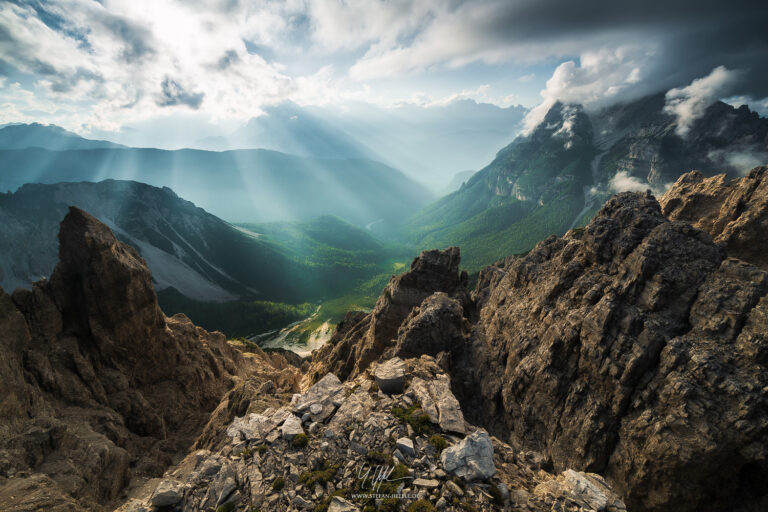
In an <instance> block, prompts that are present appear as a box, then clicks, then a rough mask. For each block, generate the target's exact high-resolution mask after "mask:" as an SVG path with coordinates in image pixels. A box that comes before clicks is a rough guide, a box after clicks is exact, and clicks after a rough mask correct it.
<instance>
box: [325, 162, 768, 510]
mask: <svg viewBox="0 0 768 512" xmlns="http://www.w3.org/2000/svg"><path fill="white" fill-rule="evenodd" d="M764 173H765V171H764V170H762V169H757V170H755V171H753V172H752V173H751V174H750V175H749V176H747V177H746V178H742V179H741V180H740V181H736V182H731V183H725V181H724V180H723V179H722V178H713V179H710V180H709V181H707V180H704V179H703V178H702V177H701V176H700V175H697V174H689V175H685V176H683V177H681V178H680V181H679V182H678V183H677V184H676V185H675V186H673V187H672V189H671V190H670V191H669V192H668V195H667V196H666V197H664V198H663V199H662V201H661V204H663V205H665V210H662V206H661V204H660V203H659V202H658V201H657V200H656V199H655V198H654V197H653V196H651V195H650V194H637V193H622V194H619V195H617V196H614V197H613V198H612V199H610V200H609V201H608V202H607V203H606V204H605V206H604V207H603V208H602V209H601V210H600V212H599V213H598V214H597V216H596V217H595V218H594V219H593V221H592V222H591V223H590V224H589V225H588V226H587V227H586V228H583V229H576V230H572V231H569V232H568V233H567V234H566V235H565V236H564V237H562V238H558V237H555V236H552V237H550V238H548V239H546V240H544V241H542V242H541V243H539V244H538V245H537V246H536V247H535V248H534V249H533V250H532V251H530V253H528V254H527V255H525V256H520V257H509V258H507V259H505V260H503V261H501V262H499V263H498V264H496V265H492V266H490V267H487V268H485V269H484V270H483V271H482V272H480V275H479V279H478V285H477V287H476V289H475V290H474V291H473V292H472V294H471V297H470V298H469V299H467V298H466V295H465V294H464V293H463V291H462V290H461V289H460V288H455V287H454V288H450V289H449V288H445V289H440V288H439V287H437V286H433V287H431V288H429V289H425V290H424V292H425V293H424V295H427V293H428V292H432V293H431V294H430V295H429V296H426V297H424V298H423V300H422V302H421V303H420V304H419V305H418V306H415V307H413V308H411V310H410V311H409V312H408V313H407V314H406V313H405V312H404V311H401V313H400V315H399V316H398V317H396V318H395V317H392V320H393V321H398V320H399V319H402V320H399V323H398V324H397V325H395V324H394V323H390V324H386V325H382V323H378V324H377V323H376V322H374V319H375V318H377V317H376V314H377V310H381V309H382V307H383V306H385V305H386V304H388V303H389V302H390V301H393V299H394V294H393V291H394V290H393V288H394V287H393V286H392V284H393V283H397V281H396V279H397V278H395V279H393V281H392V282H391V283H390V286H388V288H387V289H386V290H385V293H384V295H383V296H382V298H380V299H379V303H377V309H375V310H374V311H373V312H372V313H371V314H370V315H367V316H360V315H357V316H355V317H351V318H348V320H349V321H348V322H345V324H342V325H341V326H340V327H339V330H338V331H337V333H336V335H334V337H333V338H332V339H331V342H330V344H329V345H328V346H326V347H324V348H323V350H320V351H317V352H315V354H314V357H313V362H312V366H311V368H312V369H311V370H310V372H311V371H313V369H317V370H319V371H323V370H324V369H331V368H333V369H347V368H351V366H350V365H348V364H347V361H348V357H350V356H349V355H348V354H349V351H348V350H346V349H345V348H344V347H358V348H359V347H376V351H377V352H378V353H381V354H382V355H381V356H380V358H386V357H391V356H392V355H399V354H403V353H407V354H408V355H409V356H411V357H414V356H416V355H418V353H419V352H420V351H421V352H422V353H425V354H430V355H434V356H435V357H436V360H437V361H438V362H439V364H440V366H441V367H442V368H444V369H446V371H447V373H449V374H450V378H451V388H452V389H453V391H454V393H455V395H456V397H457V399H458V400H459V402H460V404H461V406H462V407H461V408H462V410H463V412H464V414H465V416H466V419H467V420H469V421H470V422H472V423H473V424H476V425H480V426H482V427H484V428H486V429H487V430H488V431H489V432H490V433H491V434H495V435H497V436H498V437H499V438H500V439H503V440H505V441H506V442H508V443H510V444H511V445H512V446H515V447H519V448H521V449H531V450H535V451H537V452H540V453H542V454H543V456H544V457H545V458H546V460H547V461H549V462H551V464H552V466H553V468H554V469H555V470H556V471H567V470H569V469H573V470H578V471H588V472H592V473H599V474H601V475H603V476H604V477H605V478H607V480H608V481H610V482H611V485H612V486H613V489H614V490H615V491H616V492H617V493H618V495H620V496H622V497H623V498H624V501H625V502H626V504H627V506H628V508H629V509H630V510H649V511H662V510H682V511H685V510H690V511H694V510H697V511H708V510H711V511H716V510H750V511H751V510H755V511H757V510H764V509H765V508H766V507H767V506H768V487H766V485H765V482H766V481H768V459H767V458H766V454H768V451H766V450H767V449H768V430H767V429H766V428H765V427H766V426H768V387H767V386H768V377H767V375H768V373H766V363H767V362H768V359H767V358H766V355H767V354H768V334H767V333H768V298H766V295H768V274H767V273H766V272H765V270H763V269H761V268H760V267H759V266H755V265H760V264H761V260H760V258H759V255H762V254H764V253H765V252H766V251H765V249H766V247H765V242H764V240H763V238H762V236H761V235H759V233H760V232H761V231H760V230H759V229H758V228H759V226H761V225H762V224H761V223H764V222H765V210H764V209H763V208H762V206H761V205H762V204H764V200H765V197H766V195H765V193H764V191H762V189H761V188H760V187H761V186H762V183H763V181H762V180H763V175H764ZM697 183H699V185H697ZM696 187H698V188H696ZM697 190H706V191H707V193H708V194H710V195H711V196H713V197H717V198H720V205H721V206H718V205H717V203H715V204H712V203H710V202H708V201H707V200H706V196H705V197H703V198H701V197H699V198H697V196H698V195H700V194H704V192H696V191H697ZM681 197H682V199H680V198H681ZM696 201H698V204H699V205H700V206H699V210H697V211H700V212H702V213H706V212H715V213H716V212H721V211H722V212H724V213H723V214H722V218H723V219H724V221H722V222H719V223H717V222H714V223H713V222H711V221H708V220H707V221H701V220H700V221H699V222H701V224H698V225H699V226H701V227H703V228H705V229H708V230H709V231H710V232H706V231H703V230H702V229H699V228H697V227H695V226H693V225H691V223H690V222H687V221H686V220H682V219H683V218H687V219H691V218H692V217H696V215H695V214H694V207H693V206H692V205H693V204H694V202H696ZM681 203H682V204H683V206H682V207H681V206H679V205H680V204H681ZM733 203H735V204H741V207H735V206H733ZM676 205H678V206H676ZM685 205H690V206H685ZM664 211H669V212H670V216H671V217H673V220H670V218H667V217H666V216H665V215H664ZM675 212H678V213H677V216H679V217H680V218H681V220H676V219H675V215H676V214H675ZM729 212H730V213H729ZM715 213H712V214H711V215H710V217H712V218H719V217H718V215H716V214H715ZM710 217H707V218H710ZM714 224H716V225H717V226H718V228H717V229H713V228H712V226H713V225H714ZM707 226H709V228H707ZM740 226H744V232H745V234H744V236H746V237H747V238H750V240H751V244H746V243H744V240H739V235H738V234H737V233H739V230H740V229H741V228H740ZM747 226H749V227H750V230H747ZM729 227H730V230H729ZM710 233H711V234H710ZM728 233H733V234H732V235H730V234H728ZM746 233H752V235H747V234H746ZM713 236H714V237H715V240H713ZM457 256H458V255H457V254H456V251H455V249H451V250H448V251H446V252H445V253H443V255H442V257H437V256H436V255H435V254H434V253H425V254H423V255H422V257H423V258H424V259H425V260H428V261H437V260H440V261H446V260H448V259H452V260H453V259H455V258H457ZM738 258H744V259H738ZM745 260H746V261H745ZM420 267H421V265H420V264H419V262H418V261H417V262H414V265H413V266H412V269H411V271H410V272H409V273H406V274H404V275H403V276H400V278H401V279H403V280H405V279H406V278H407V279H408V280H409V281H411V282H413V281H416V280H417V279H418V278H416V277H415V276H413V275H412V274H413V273H415V272H419V268H420ZM444 270H445V272H446V274H445V275H446V283H460V282H461V279H459V278H458V275H457V274H456V271H455V270H454V269H453V268H445V269H444ZM409 274H410V275H409ZM430 282H431V283H435V282H439V281H438V280H435V279H430ZM409 296H411V297H414V296H416V294H415V293H411V294H409ZM378 318H381V317H380V316H379V317H378ZM436 333H440V335H435V334H436ZM371 340H379V341H378V343H375V344H374V343H371ZM362 363H363V362H361V361H359V360H358V361H357V362H356V365H357V366H356V367H355V368H354V371H355V372H358V373H359V372H360V371H361V370H362V369H364V366H363V365H362ZM317 370H315V371H317ZM417 389H418V386H417ZM427 410H428V407H427V406H425V411H427ZM433 419H434V418H433ZM584 485H585V487H589V486H588V485H587V483H585V484H584Z"/></svg>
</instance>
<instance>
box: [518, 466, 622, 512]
mask: <svg viewBox="0 0 768 512" xmlns="http://www.w3.org/2000/svg"><path fill="white" fill-rule="evenodd" d="M533 493H534V494H535V495H537V496H539V497H541V498H544V499H546V497H547V496H549V497H551V498H554V497H556V496H562V495H567V496H569V497H570V498H571V499H573V500H574V501H576V502H577V503H578V504H579V505H580V506H581V507H583V508H586V509H587V510H595V511H597V512H602V511H606V512H607V511H611V512H622V511H626V510H627V508H626V506H625V505H624V502H623V501H621V498H619V497H618V496H617V495H616V493H614V492H613V490H611V488H610V487H609V486H608V484H607V483H606V482H605V480H604V479H603V477H601V476H600V475H596V474H594V473H582V472H578V471H574V470H572V469H568V470H566V471H565V472H563V473H562V474H561V475H559V476H558V477H557V479H554V480H549V481H547V482H544V483H541V484H539V485H538V486H536V488H535V489H534V490H533Z"/></svg>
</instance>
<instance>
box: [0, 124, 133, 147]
mask: <svg viewBox="0 0 768 512" xmlns="http://www.w3.org/2000/svg"><path fill="white" fill-rule="evenodd" d="M121 147H124V146H121V145H120V144H115V143H114V142H109V141H105V140H90V139H86V138H84V137H81V136H80V135H77V134H76V133H72V132H70V131H67V130H65V129H64V128H62V127H61V126H57V125H55V124H41V123H29V124H24V123H21V124H11V125H7V126H4V127H2V128H0V149H25V148H43V149H50V150H54V151H58V150H65V149H100V148H121Z"/></svg>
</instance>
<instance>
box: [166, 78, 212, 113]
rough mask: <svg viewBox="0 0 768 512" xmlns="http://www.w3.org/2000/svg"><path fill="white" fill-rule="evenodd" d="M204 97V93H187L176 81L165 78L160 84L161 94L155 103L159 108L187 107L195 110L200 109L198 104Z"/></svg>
mask: <svg viewBox="0 0 768 512" xmlns="http://www.w3.org/2000/svg"><path fill="white" fill-rule="evenodd" d="M204 97H205V93H203V92H189V91H187V90H186V89H185V88H184V87H182V86H181V85H180V84H179V83H178V82H177V81H175V80H171V79H170V78H168V77H165V79H164V80H163V83H162V92H161V93H160V95H159V96H158V98H157V100H156V102H157V104H158V105H159V106H161V107H170V106H173V105H187V106H188V107H190V108H192V109H194V110H197V109H198V108H200V104H201V103H202V102H203V98H204Z"/></svg>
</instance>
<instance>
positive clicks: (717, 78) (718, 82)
mask: <svg viewBox="0 0 768 512" xmlns="http://www.w3.org/2000/svg"><path fill="white" fill-rule="evenodd" d="M740 75H741V73H739V72H738V71H730V70H728V69H726V68H725V66H718V67H716V68H715V69H713V70H712V72H711V73H710V74H709V75H707V76H705V77H704V78H697V79H695V80H694V81H693V82H691V84H690V85H687V86H685V87H681V88H679V89H677V88H676V89H670V90H669V91H668V92H667V94H666V104H665V105H664V112H666V113H668V114H672V115H673V116H675V119H676V123H677V127H676V128H675V132H676V133H677V134H678V135H680V136H681V137H684V136H686V135H687V134H688V132H689V131H690V129H691V126H692V125H693V123H694V122H695V121H696V120H697V119H699V118H700V117H701V116H703V115H704V111H705V109H706V108H707V107H708V106H710V105H711V104H712V103H714V102H716V101H717V100H718V99H720V98H722V97H724V96H728V95H729V93H730V92H731V91H732V90H733V87H734V86H735V85H736V84H737V83H738V80H739V78H740Z"/></svg>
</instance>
